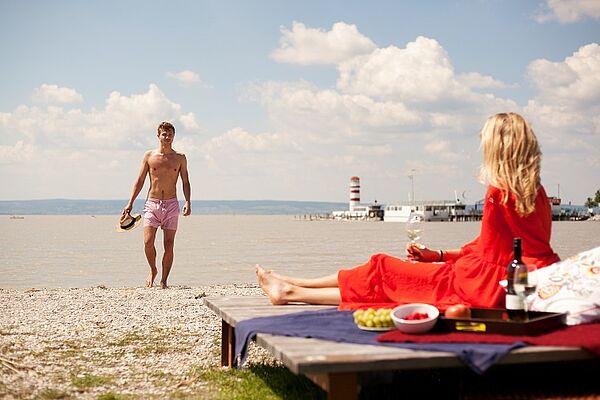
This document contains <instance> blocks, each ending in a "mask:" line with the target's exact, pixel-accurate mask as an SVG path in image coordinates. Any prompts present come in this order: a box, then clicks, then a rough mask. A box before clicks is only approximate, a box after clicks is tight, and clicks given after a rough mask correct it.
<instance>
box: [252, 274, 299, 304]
mask: <svg viewBox="0 0 600 400" xmlns="http://www.w3.org/2000/svg"><path fill="white" fill-rule="evenodd" d="M256 276H257V277H258V284H259V285H260V287H261V288H262V290H263V291H264V292H265V293H266V294H267V296H268V297H269V300H270V301H271V303H273V304H287V300H286V299H285V297H286V295H287V294H289V293H290V291H291V290H292V287H291V286H290V285H289V284H287V283H286V282H283V281H281V280H279V279H277V278H276V277H274V276H273V274H272V273H271V271H267V270H265V269H264V268H263V267H261V266H260V265H258V264H256Z"/></svg>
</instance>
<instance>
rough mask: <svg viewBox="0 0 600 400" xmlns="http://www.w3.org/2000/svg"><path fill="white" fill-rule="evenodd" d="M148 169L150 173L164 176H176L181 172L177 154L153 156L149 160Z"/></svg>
mask: <svg viewBox="0 0 600 400" xmlns="http://www.w3.org/2000/svg"><path fill="white" fill-rule="evenodd" d="M148 167H149V169H150V173H152V174H157V175H163V174H175V175H177V173H178V172H179V168H180V161H179V156H178V155H177V154H173V155H160V154H159V155H152V156H151V157H150V158H149V159H148Z"/></svg>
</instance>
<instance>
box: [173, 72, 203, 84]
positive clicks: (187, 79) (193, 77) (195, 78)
mask: <svg viewBox="0 0 600 400" xmlns="http://www.w3.org/2000/svg"><path fill="white" fill-rule="evenodd" d="M167 76H168V77H169V78H172V79H175V80H176V81H179V82H180V83H182V84H184V85H191V84H194V83H199V82H200V75H198V74H197V73H196V72H194V71H190V70H185V71H181V72H167Z"/></svg>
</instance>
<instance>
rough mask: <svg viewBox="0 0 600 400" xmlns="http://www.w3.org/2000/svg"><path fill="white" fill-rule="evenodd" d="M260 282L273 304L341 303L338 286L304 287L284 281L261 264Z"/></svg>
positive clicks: (259, 270) (257, 271)
mask: <svg viewBox="0 0 600 400" xmlns="http://www.w3.org/2000/svg"><path fill="white" fill-rule="evenodd" d="M256 275H257V277H258V283H259V284H260V287H261V288H262V290H263V291H264V292H265V293H266V294H267V296H269V300H271V303H273V304H286V303H288V302H290V301H294V302H295V301H298V302H303V303H310V304H325V305H339V304H340V302H341V295H340V290H339V289H338V288H337V287H302V286H297V285H294V284H292V283H289V282H286V281H283V280H281V279H279V278H277V277H275V276H273V274H272V273H270V272H269V271H265V270H264V269H263V268H262V267H261V266H259V265H257V266H256Z"/></svg>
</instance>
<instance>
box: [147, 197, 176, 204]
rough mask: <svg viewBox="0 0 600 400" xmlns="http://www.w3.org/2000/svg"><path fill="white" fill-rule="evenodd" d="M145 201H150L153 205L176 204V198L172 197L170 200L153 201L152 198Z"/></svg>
mask: <svg viewBox="0 0 600 400" xmlns="http://www.w3.org/2000/svg"><path fill="white" fill-rule="evenodd" d="M146 201H151V202H153V203H173V202H177V201H178V200H177V197H173V198H172V199H164V200H163V199H153V198H150V197H149V198H148V199H147V200H146Z"/></svg>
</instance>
